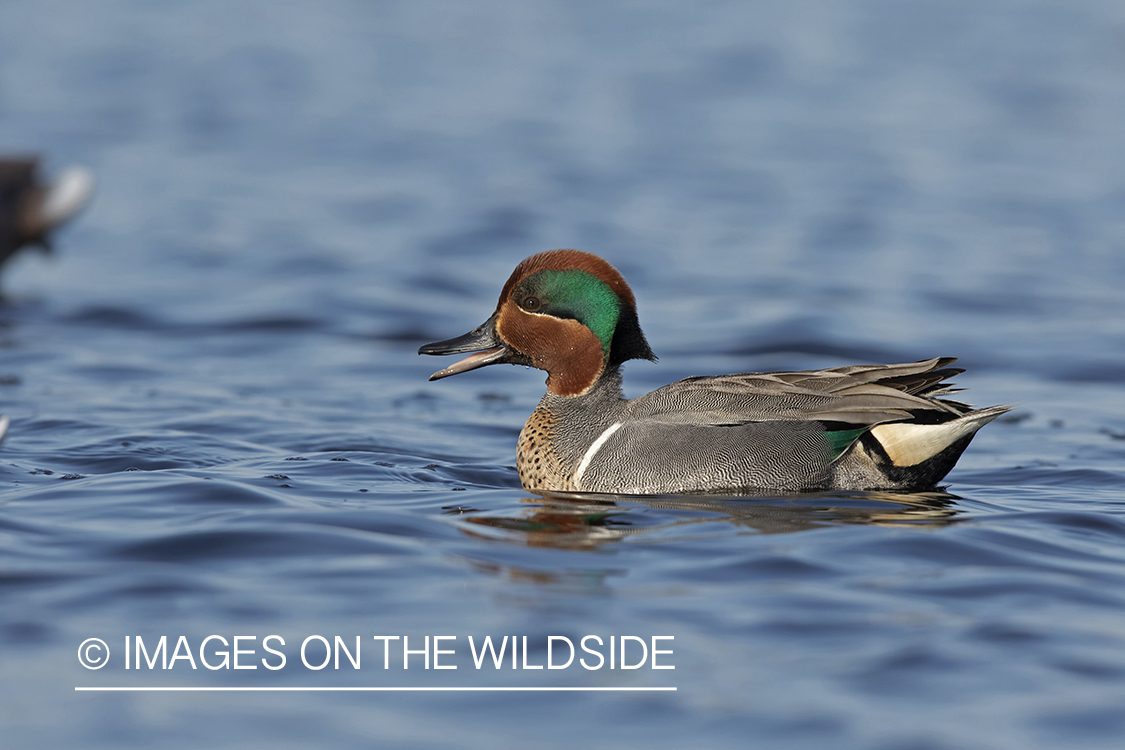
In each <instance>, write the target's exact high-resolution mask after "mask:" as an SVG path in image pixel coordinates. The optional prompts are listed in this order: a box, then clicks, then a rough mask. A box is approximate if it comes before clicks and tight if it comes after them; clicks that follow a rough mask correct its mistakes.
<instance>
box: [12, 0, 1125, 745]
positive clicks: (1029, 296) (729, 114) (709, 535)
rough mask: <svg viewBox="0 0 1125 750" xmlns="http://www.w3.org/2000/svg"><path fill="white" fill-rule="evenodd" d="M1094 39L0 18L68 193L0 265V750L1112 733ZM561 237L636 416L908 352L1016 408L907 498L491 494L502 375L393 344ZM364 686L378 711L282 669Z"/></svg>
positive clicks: (743, 10) (1110, 341)
mask: <svg viewBox="0 0 1125 750" xmlns="http://www.w3.org/2000/svg"><path fill="white" fill-rule="evenodd" d="M1122 39H1125V12H1123V11H1122V9H1121V5H1120V3H1117V2H1111V1H1110V0H1106V1H1105V2H1099V1H1097V0H1085V1H1079V2H1065V3H1064V2H1055V3H1049V2H1030V3H1028V2H1015V1H1014V0H1013V1H1012V2H1003V1H994V2H983V3H964V2H937V3H928V4H925V7H922V6H921V5H919V4H907V5H904V4H901V3H893V2H878V1H876V0H865V1H861V2H853V3H848V4H846V5H837V4H820V3H791V2H773V3H753V4H750V3H724V2H707V3H671V2H666V3H654V4H648V5H635V4H627V3H609V4H606V3H573V2H549V3H542V4H526V3H505V2H486V3H472V4H465V3H457V2H431V1H423V2H414V3H406V4H395V3H360V2H349V1H347V0H328V1H327V2H315V3H313V2H300V1H298V0H280V1H279V0H271V1H270V2H265V1H264V0H263V1H262V2H237V3H230V2H190V3H163V2H129V1H126V0H118V1H108V0H107V2H102V3H97V4H89V3H81V2H69V1H67V0H58V1H57V2H46V3H45V2H42V0H34V2H32V1H30V0H6V2H5V3H4V4H3V7H2V9H0V150H7V151H9V152H29V151H34V152H43V153H45V154H46V155H47V157H48V160H47V167H48V170H49V171H57V170H58V169H60V168H62V167H63V166H65V165H66V164H70V163H80V164H85V165H86V166H89V167H90V168H92V169H93V170H94V171H95V172H96V174H97V175H98V177H99V188H98V194H97V195H96V197H95V199H94V202H93V204H92V205H91V207H90V208H89V210H88V211H87V212H86V213H85V214H84V215H83V216H81V217H80V218H79V219H78V220H77V221H76V222H75V223H74V225H73V226H71V227H68V228H67V229H66V230H64V231H63V232H61V233H60V234H59V236H58V237H57V242H56V252H55V253H54V255H53V257H50V258H44V257H42V256H40V255H37V254H25V255H23V256H21V257H19V258H18V259H16V260H15V261H14V262H13V263H12V264H10V265H9V266H8V267H7V268H6V269H5V274H4V278H3V280H2V281H3V287H4V290H5V301H4V303H3V305H2V306H0V413H3V414H7V415H8V416H10V417H11V419H12V423H11V429H10V432H9V434H8V436H7V438H6V440H5V442H4V443H3V446H2V447H0V729H2V734H3V735H4V737H5V739H4V740H3V742H2V744H3V745H4V746H5V747H20V748H23V747H28V748H32V747H35V748H38V747H43V748H60V747H107V748H134V747H136V748H149V747H158V746H159V747H174V748H180V747H182V748H198V747H215V748H226V747H231V748H235V747H247V748H250V747H255V748H256V747H264V746H269V747H277V748H289V747H293V748H296V747H309V746H318V745H319V746H330V747H371V746H379V747H403V748H430V747H433V748H444V747H451V746H458V747H471V748H495V747H547V748H570V747H575V746H583V747H585V746H589V747H615V748H620V747H638V748H640V747H644V748H681V747H691V746H696V747H703V746H706V747H730V748H735V747H737V748H743V747H770V748H808V747H831V748H880V749H884V748H886V749H890V748H896V749H897V748H901V749H902V750H908V749H909V750H919V749H922V748H926V749H947V748H949V749H952V748H1012V749H1013V750H1016V749H1018V750H1026V749H1027V748H1067V749H1070V748H1101V747H1105V748H1110V747H1118V746H1119V742H1120V738H1121V737H1122V736H1123V735H1125V710H1123V709H1122V706H1123V705H1125V293H1123V291H1122V290H1123V289H1125V139H1123V138H1122V133H1125V43H1123V42H1122ZM553 247H578V248H581V249H584V250H589V251H592V252H596V253H598V254H600V255H602V256H604V257H606V258H607V259H608V260H610V262H612V263H613V264H615V265H616V266H617V267H618V268H619V269H620V270H621V271H622V272H623V273H624V275H625V277H626V278H627V279H628V280H629V281H630V283H631V285H632V287H633V289H634V292H635V293H636V296H637V298H638V304H639V312H640V319H641V323H642V325H643V326H644V329H645V332H646V334H647V336H648V340H649V342H650V343H651V344H652V346H653V348H654V349H655V351H656V353H657V354H658V355H659V356H660V361H659V362H658V363H656V364H650V363H645V362H634V363H630V364H629V365H627V366H626V368H625V380H626V390H627V393H628V395H631V396H635V395H639V394H641V393H644V392H646V391H648V390H650V389H652V388H655V387H658V386H660V385H663V384H665V383H668V382H671V381H673V380H675V379H678V378H682V377H686V376H690V375H702V374H720V373H727V372H738V371H748V370H771V369H804V368H812V367H828V366H836V365H842V364H853V363H858V362H898V361H910V360H918V359H924V358H929V357H933V356H947V355H948V356H958V357H960V358H961V362H960V364H961V365H962V366H964V367H966V368H967V369H968V371H967V372H966V373H965V374H963V375H961V376H959V378H958V383H959V385H961V386H964V387H966V388H967V389H968V391H967V392H966V393H965V394H963V396H964V397H965V399H966V400H968V401H970V402H972V403H975V404H978V405H982V406H984V405H992V404H999V403H1008V402H1015V403H1018V404H1019V406H1018V407H1017V408H1016V409H1015V410H1014V411H1013V412H1011V413H1010V414H1009V415H1008V416H1007V417H1005V418H1003V419H1001V420H998V421H997V422H995V423H993V424H991V425H989V426H987V427H986V428H985V429H984V430H982V431H981V432H980V433H979V434H978V436H977V438H976V439H975V440H974V442H973V444H972V445H971V447H970V448H969V450H968V451H967V452H966V454H965V455H964V457H963V458H962V460H961V462H960V464H959V465H958V467H957V468H956V469H955V470H954V471H953V472H952V473H951V474H950V475H949V477H947V480H946V483H945V484H944V485H943V487H942V488H940V491H937V492H932V493H922V494H914V495H888V494H880V493H837V494H817V495H802V496H762V497H753V498H703V497H694V498H683V497H678V498H677V497H659V498H632V497H604V496H601V497H597V496H586V497H550V498H544V497H539V496H536V495H532V494H530V493H527V492H525V491H523V490H521V488H520V487H519V482H518V480H517V477H516V473H515V469H514V466H513V465H514V461H515V442H516V437H517V435H518V433H519V429H520V427H521V426H522V424H523V421H524V419H526V417H527V415H528V414H529V413H530V412H531V410H532V409H533V408H534V406H535V404H536V403H537V401H538V399H539V397H540V395H541V394H542V391H543V377H542V373H540V372H538V371H531V370H526V369H522V368H514V367H503V368H501V367H490V368H486V369H484V370H481V371H477V372H473V373H468V374H466V375H462V376H459V377H456V378H451V379H448V380H443V381H440V382H436V383H428V382H427V381H426V378H427V377H428V376H429V374H430V373H431V372H433V371H434V370H436V369H438V368H439V367H440V366H443V365H444V364H446V363H448V360H437V359H432V358H421V357H418V356H417V355H416V351H417V348H418V346H419V345H420V344H422V343H425V342H428V341H435V340H438V339H444V338H448V337H451V336H454V335H458V334H461V333H463V332H465V331H467V330H469V329H470V328H472V327H474V326H476V325H477V324H478V323H480V322H481V321H482V320H484V319H485V318H486V317H487V316H488V314H489V313H490V312H491V311H492V309H493V307H494V305H495V301H496V296H497V294H498V293H499V289H500V286H501V285H502V284H503V282H504V280H505V279H506V278H507V276H508V274H509V273H510V271H511V269H512V267H514V265H515V264H516V263H517V262H518V261H519V260H521V259H522V258H523V257H525V256H527V255H530V254H531V253H533V252H537V251H540V250H545V249H549V248H553ZM181 636H182V638H181ZM210 636H220V638H217V639H211V640H209V641H208V640H207V639H208V638H209V637H210ZM267 636H276V638H274V639H268V638H267ZM376 636H378V637H379V638H376ZM445 636H452V637H453V638H449V639H446V638H440V639H439V637H445ZM552 636H555V638H552ZM587 636H594V637H595V638H586V637H587ZM162 637H165V638H166V639H167V640H166V641H165V650H164V651H163V652H158V650H157V649H158V647H159V642H160V639H161V638H162ZM236 637H238V638H239V640H238V641H235V640H234V639H235V638H236ZM318 637H319V638H318ZM395 637H397V639H396V638H395ZM470 637H471V638H472V641H470ZM485 637H490V638H491V639H492V640H491V641H490V642H491V643H492V646H493V648H494V653H496V660H495V661H494V660H493V658H492V655H491V654H490V655H486V654H485V652H484V651H483V650H482V649H483V648H484V646H483V639H484V638H485ZM90 638H99V639H102V641H104V644H105V646H106V647H107V648H108V650H109V657H108V664H107V666H106V667H105V668H102V669H98V670H89V669H86V668H84V667H83V665H82V664H81V663H80V662H79V661H78V659H76V652H78V650H79V646H80V644H83V643H85V642H86V641H87V639H90ZM357 638H358V639H359V640H358V644H359V645H358V648H357V640H356V639H357ZM505 638H507V640H505ZM525 638H526V641H525V640H524V639H525ZM563 638H565V639H567V640H563ZM407 639H408V640H407ZM138 641H140V643H141V644H142V645H143V650H138V648H137V646H138ZM568 642H569V643H570V644H571V646H573V648H574V652H575V656H574V658H573V659H572V660H571V661H569V662H568V661H567V657H568V655H569V653H570V652H569V651H568V648H570V647H568V645H567V644H568ZM224 643H225V644H226V645H225V646H224ZM126 644H128V650H127V646H126ZM302 644H305V651H304V661H302ZM611 644H612V645H611ZM93 645H95V646H96V645H97V644H93ZM513 645H515V646H516V647H517V652H518V657H517V658H515V660H514V661H513V653H517V652H513V649H512V647H513ZM583 645H585V646H586V647H587V649H586V650H584V649H583V648H582V646H583ZM89 646H90V644H87V649H86V650H85V651H84V652H83V653H85V654H86V655H87V657H88V658H91V659H94V660H97V659H98V658H101V656H102V654H101V652H99V651H97V650H96V649H95V650H92V651H91V650H90V649H89ZM326 646H328V647H330V648H331V653H330V652H329V650H327V649H326ZM404 646H405V647H406V649H407V650H409V651H410V652H412V653H408V654H406V656H405V658H406V660H407V662H406V663H407V665H408V668H405V669H404V668H403V658H404V656H403V650H404ZM501 647H503V648H504V649H505V651H504V655H503V656H502V657H501V656H499V653H498V652H499V649H500V648H501ZM548 647H550V651H548ZM611 647H612V649H613V652H612V653H611V652H610V649H611ZM236 648H237V649H238V650H239V651H240V653H239V654H234V651H235V649H236ZM267 649H272V651H271V650H267ZM437 651H440V652H441V653H436V652H437ZM222 652H226V654H227V656H226V657H225V658H224V657H223V656H222ZM275 652H276V653H275ZM423 652H424V653H423ZM595 652H596V653H595ZM127 653H128V659H129V663H128V668H126V654H127ZM282 655H284V657H285V662H284V666H281V664H282V662H281V658H282ZM330 655H331V656H332V660H331V661H329V659H328V657H329V656H330ZM236 657H237V658H238V659H239V662H238V666H240V667H247V666H254V667H257V668H256V669H240V670H236V669H234V668H233V667H234V663H233V661H234V659H235V658H236ZM611 658H612V662H611ZM163 659H171V660H172V661H171V662H170V663H169V668H167V669H164V668H163V663H162V661H163ZM353 659H354V661H353ZM583 659H585V662H583V661H582V660H583ZM622 659H624V662H622ZM599 660H600V661H599ZM427 662H428V666H429V668H428V669H427ZM478 662H479V664H480V667H479V668H478V667H477V666H476V664H477V663H478ZM306 663H307V664H308V665H309V666H306ZM322 663H323V664H324V666H323V668H320V667H321V664H322ZM357 663H358V664H359V667H358V668H357V667H356V666H355V665H356V664H357ZM564 663H565V666H563V665H564ZM611 663H612V665H613V668H612V669H611V668H610V664H611ZM150 664H151V668H150V666H149V665H150ZM208 665H210V666H217V667H218V668H217V669H213V670H212V669H210V668H209V666H208ZM497 665H499V666H497ZM513 665H514V666H513ZM654 665H655V666H657V667H664V666H674V667H675V668H674V669H659V668H658V669H654V668H653V666H654ZM449 666H455V667H456V669H445V667H449ZM537 666H538V667H547V666H551V667H559V666H563V668H558V669H547V668H543V669H535V667H537ZM634 666H635V667H636V668H633V667H634ZM138 667H139V668H138ZM438 667H442V669H438ZM623 667H624V668H623ZM77 687H95V688H107V687H110V688H145V689H146V690H136V691H116V692H114V691H76V690H75V688H77ZM154 687H163V688H207V689H211V688H226V689H229V688H255V689H259V688H271V689H275V688H285V689H286V690H270V691H264V690H254V691H229V690H227V691H225V692H220V691H210V690H197V691H194V692H187V691H152V690H147V689H148V688H154ZM373 687H374V688H411V689H412V690H409V691H406V690H395V691H371V690H350V691H340V690H335V691H330V690H324V689H325V688H373ZM298 688H299V689H301V690H296V689H298ZM304 688H318V689H321V690H319V691H309V690H303V689H304ZM436 688H458V689H461V690H458V691H439V690H436ZM470 688H471V690H470ZM479 688H488V689H490V690H479ZM495 688H520V690H508V691H499V690H494V689H495ZM524 688H552V689H555V688H567V689H568V690H554V691H551V692H547V691H542V690H524ZM578 688H581V689H578ZM587 688H597V690H588V689H587ZM657 688H675V691H671V690H663V689H657Z"/></svg>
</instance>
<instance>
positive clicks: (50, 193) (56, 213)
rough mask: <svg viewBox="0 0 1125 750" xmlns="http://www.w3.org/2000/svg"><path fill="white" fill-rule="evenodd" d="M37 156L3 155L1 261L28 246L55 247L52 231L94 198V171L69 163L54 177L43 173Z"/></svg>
mask: <svg viewBox="0 0 1125 750" xmlns="http://www.w3.org/2000/svg"><path fill="white" fill-rule="evenodd" d="M39 161H40V160H39V158H38V157H35V156H19V157H0V265H3V264H4V262H5V261H7V260H8V259H9V258H10V257H11V256H12V255H14V254H15V253H16V252H17V251H18V250H20V249H21V248H23V247H25V246H29V245H33V246H38V247H39V248H40V249H42V250H44V251H49V250H50V249H51V232H52V231H54V230H55V229H57V228H58V227H59V226H61V225H62V224H64V223H66V222H67V221H69V220H70V219H71V218H73V217H74V216H75V215H76V214H77V213H78V212H79V211H81V210H82V209H83V208H84V207H85V206H86V204H87V203H89V201H90V197H91V195H92V194H93V190H94V176H93V173H92V172H91V171H90V170H88V169H86V168H85V167H78V166H74V167H68V168H66V169H64V170H62V171H61V172H60V173H59V174H58V175H57V176H56V177H55V179H54V180H51V181H46V180H43V179H42V178H41V177H40V175H39Z"/></svg>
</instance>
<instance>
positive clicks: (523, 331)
mask: <svg viewBox="0 0 1125 750" xmlns="http://www.w3.org/2000/svg"><path fill="white" fill-rule="evenodd" d="M465 352H475V353H473V354H471V355H470V356H468V357H466V358H465V359H463V360H461V361H459V362H457V363H455V364H453V365H450V366H449V367H447V368H445V369H444V370H441V371H439V372H436V373H434V374H433V375H432V376H431V377H430V379H431V380H437V379H438V378H444V377H447V376H449V375H456V374H458V373H462V372H467V371H468V370H474V369H476V368H478V367H484V366H485V365H492V364H498V363H501V362H506V363H509V364H516V365H527V366H529V367H535V368H538V369H540V370H546V371H547V393H546V394H545V395H544V396H543V400H542V401H540V402H539V406H538V407H537V408H536V409H535V411H534V412H533V413H532V415H531V417H530V418H529V419H528V420H527V424H525V425H524V428H523V431H522V432H521V433H520V437H519V446H518V453H517V459H516V465H517V468H518V469H519V475H520V481H521V482H522V483H523V486H524V487H526V488H527V489H529V490H560V491H579V492H608V493H626V494H660V493H687V492H738V491H749V490H762V489H772V490H795V491H796V490H865V489H899V490H902V489H921V488H927V487H931V486H933V485H934V484H935V483H937V482H938V481H940V480H941V479H942V478H943V477H944V476H945V475H946V474H947V473H948V472H949V470H950V469H952V468H953V465H954V464H955V463H956V462H957V459H958V458H960V456H961V453H962V451H964V450H965V447H966V446H967V445H968V444H969V441H970V440H972V438H973V435H974V434H975V433H976V431H977V430H979V429H980V428H981V427H983V426H984V425H986V424H988V423H989V422H991V421H992V420H993V419H995V418H996V417H998V416H1000V415H1001V414H1003V413H1004V412H1005V411H1007V410H1008V409H1009V408H1010V407H1009V406H993V407H989V408H987V409H974V408H972V407H971V406H968V405H966V404H963V403H959V402H957V401H951V400H948V399H944V398H939V396H944V395H947V394H949V393H953V392H955V391H957V390H960V389H955V388H952V387H950V385H949V384H948V383H947V382H946V381H947V380H948V379H949V378H951V377H953V376H954V375H957V374H958V373H961V372H963V370H961V369H960V368H953V367H949V366H948V365H950V364H951V363H952V362H954V361H955V360H954V358H952V357H939V358H935V359H929V360H925V361H922V362H912V363H908V364H899V365H853V366H851V367H834V368H831V369H827V370H805V371H801V372H770V373H741V374H737V375H719V376H714V377H708V376H701V377H694V378H687V379H685V380H681V381H679V382H676V383H672V384H671V385H667V386H664V387H663V388H659V389H657V390H655V391H653V392H652V393H649V394H647V395H644V396H641V397H640V398H635V399H631V400H627V399H625V398H624V397H623V396H622V393H621V365H622V363H624V362H626V361H628V360H630V359H649V360H655V359H656V357H655V355H653V353H652V350H651V349H650V348H649V345H648V342H647V341H646V340H645V336H644V333H642V332H641V327H640V324H639V323H638V321H637V308H636V301H635V299H634V297H633V292H632V291H631V290H630V289H629V285H628V284H626V283H625V279H624V278H623V277H622V276H621V274H620V273H619V272H618V271H617V269H615V268H614V267H613V266H611V265H610V264H609V263H607V262H606V261H604V260H602V259H601V258H599V257H598V256H596V255H591V254H590V253H584V252H580V251H578V250H552V251H549V252H545V253H539V254H537V255H533V256H531V257H530V258H527V259H526V260H524V261H523V262H522V263H520V264H519V265H518V266H516V270H515V271H513V272H512V275H511V277H510V278H509V279H508V282H507V283H506V284H504V289H503V291H501V293H500V301H499V303H498V304H497V306H496V312H494V313H493V314H492V317H490V318H489V319H488V320H487V321H485V322H484V324H482V325H481V326H479V327H478V328H476V329H474V330H472V331H470V332H469V333H467V334H465V335H464V336H460V337H458V338H454V339H449V340H448V341H439V342H437V343H434V344H426V345H425V346H423V347H422V348H421V349H419V350H418V353H419V354H460V353H465Z"/></svg>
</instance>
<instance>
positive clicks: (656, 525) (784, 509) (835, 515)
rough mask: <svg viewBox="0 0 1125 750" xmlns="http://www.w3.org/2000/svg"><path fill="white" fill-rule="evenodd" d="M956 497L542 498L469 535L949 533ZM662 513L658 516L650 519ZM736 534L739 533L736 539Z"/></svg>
mask: <svg viewBox="0 0 1125 750" xmlns="http://www.w3.org/2000/svg"><path fill="white" fill-rule="evenodd" d="M957 499H958V497H957V496H956V495H951V494H949V493H946V492H942V491H940V490H932V491H928V492H910V493H900V492H877V491H854V492H816V493H804V494H796V495H785V496H777V495H762V496H759V497H753V496H750V497H742V496H740V497H707V496H690V495H689V496H683V495H679V496H672V495H670V496H638V497H632V496H631V497H627V498H623V497H622V496H620V495H598V494H592V493H589V494H575V493H561V492H559V493H555V492H552V493H542V495H541V496H540V497H536V498H524V500H523V502H525V503H533V504H534V506H535V507H530V508H527V509H526V510H525V511H524V512H522V513H521V514H520V515H518V516H496V515H484V514H480V515H478V514H477V513H471V514H469V513H466V515H465V521H466V522H467V524H471V526H466V527H463V529H462V530H463V531H464V532H465V533H466V534H470V535H473V536H481V537H490V538H496V537H498V536H499V537H500V538H503V539H506V540H509V541H513V540H514V541H522V542H523V543H525V544H526V545H528V546H530V547H555V548H560V549H591V550H592V549H595V548H597V547H599V546H601V545H603V544H607V543H610V542H619V541H621V540H623V539H624V538H625V537H629V536H637V535H643V536H644V537H645V538H646V541H651V542H667V541H682V540H684V539H688V538H690V539H698V538H701V536H709V535H711V534H723V535H728V534H729V533H730V530H729V529H727V530H715V531H704V530H700V529H698V528H697V527H699V526H701V525H703V524H715V523H716V522H726V523H729V524H733V525H734V526H736V527H740V530H745V531H752V532H756V533H759V534H787V533H794V532H798V531H808V530H811V529H818V528H823V527H825V526H830V525H836V524H859V525H871V526H944V525H947V524H949V523H952V522H953V520H954V517H955V516H956V515H957V514H958V513H960V512H961V511H960V510H959V509H958V508H957V506H956V504H955V501H956V500H957ZM650 510H658V511H659V513H650V512H648V511H650ZM736 533H737V532H736Z"/></svg>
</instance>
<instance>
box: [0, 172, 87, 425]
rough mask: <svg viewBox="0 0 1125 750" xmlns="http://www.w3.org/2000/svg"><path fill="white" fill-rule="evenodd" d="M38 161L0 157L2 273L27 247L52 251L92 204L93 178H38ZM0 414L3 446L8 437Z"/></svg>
mask: <svg viewBox="0 0 1125 750" xmlns="http://www.w3.org/2000/svg"><path fill="white" fill-rule="evenodd" d="M38 168H39V159H37V158H35V157H0V270H2V268H3V265H4V263H6V262H7V260H8V259H9V258H10V257H11V256H12V255H14V254H15V253H16V252H17V251H18V250H19V249H20V248H22V247H24V246H25V245H37V246H38V247H39V248H40V249H41V250H43V251H44V252H47V251H49V250H50V249H51V232H52V231H53V230H55V229H56V228H58V227H59V226H60V225H62V224H65V223H66V222H67V221H68V220H69V219H71V218H72V217H73V216H74V215H75V214H77V213H78V212H79V211H81V210H82V209H83V207H85V205H86V204H87V203H89V202H90V196H91V195H93V192H94V175H93V173H92V172H90V170H88V169H83V168H82V167H70V168H68V169H65V170H63V171H62V173H60V174H59V175H58V177H56V178H55V179H54V181H51V182H44V181H42V180H41V179H40V178H39V175H38ZM9 423H10V420H9V419H8V417H6V416H4V415H2V414H0V442H3V441H4V436H5V435H6V434H7V433H8V425H9Z"/></svg>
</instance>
